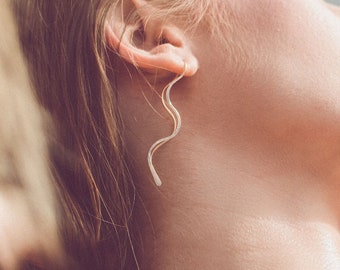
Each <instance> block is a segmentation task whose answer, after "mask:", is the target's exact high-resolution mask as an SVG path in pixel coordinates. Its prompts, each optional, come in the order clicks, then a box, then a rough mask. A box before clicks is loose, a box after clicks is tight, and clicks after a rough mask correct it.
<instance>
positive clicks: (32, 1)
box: [15, 0, 214, 270]
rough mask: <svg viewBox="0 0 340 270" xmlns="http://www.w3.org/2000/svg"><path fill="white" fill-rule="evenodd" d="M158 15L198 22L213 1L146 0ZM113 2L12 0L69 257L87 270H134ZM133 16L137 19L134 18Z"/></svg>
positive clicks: (132, 198)
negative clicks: (111, 36) (111, 37)
mask: <svg viewBox="0 0 340 270" xmlns="http://www.w3.org/2000/svg"><path fill="white" fill-rule="evenodd" d="M148 2H149V3H151V4H152V5H154V6H155V7H157V9H158V10H159V13H158V14H156V15H157V16H160V17H163V16H166V17H171V16H177V17H179V18H181V17H183V21H184V19H185V21H187V16H188V14H190V16H191V21H192V22H194V24H198V23H199V21H200V20H202V18H203V14H204V13H206V12H208V10H209V6H210V5H211V3H210V2H214V1H208V0H200V1H182V0H174V1H168V0H163V1H160V0H155V1H151V0H150V1H148ZM123 3H124V1H119V0H117V1H112V0H91V1H84V0H73V1H70V0H55V1H46V0H25V1H22V0H15V5H16V15H17V16H16V17H17V20H18V24H19V30H20V31H19V33H20V38H21V43H22V46H23V49H24V52H25V55H26V57H27V60H28V64H29V68H30V71H31V77H32V81H33V84H34V87H35V89H36V92H37V96H38V98H39V101H40V103H41V104H42V105H43V106H44V107H45V108H46V109H47V110H48V111H49V113H50V114H51V117H52V119H53V122H54V125H55V132H54V134H53V136H54V140H53V144H52V145H51V155H52V156H53V164H54V168H55V177H56V179H58V186H59V190H60V192H59V196H60V198H61V199H60V200H61V205H62V211H63V214H64V219H63V220H62V221H61V222H62V224H61V225H62V227H63V239H64V244H65V248H66V253H68V254H71V255H70V257H71V260H74V261H76V262H78V263H80V265H81V266H80V268H82V269H101V270H104V269H112V268H114V269H136V268H138V263H137V261H138V258H137V257H136V256H137V254H136V251H135V250H134V244H133V243H134V242H135V241H136V237H137V234H136V231H138V224H136V223H137V221H136V220H135V213H134V211H136V209H135V208H136V206H135V204H136V200H137V199H136V198H137V196H136V191H135V186H134V181H133V178H132V176H131V173H130V170H129V160H128V159H127V158H126V154H125V152H124V138H122V136H121V133H120V130H121V129H122V123H121V119H120V116H119V111H118V109H117V97H116V93H117V91H116V87H117V85H116V80H115V77H114V76H112V77H113V78H112V77H110V78H109V75H108V74H111V75H112V74H113V75H115V73H114V70H115V67H114V66H112V65H111V64H110V63H112V62H114V61H108V55H109V54H110V52H109V51H108V49H107V46H106V43H105V36H104V24H105V20H106V17H107V15H108V14H109V12H110V10H111V9H112V8H118V7H120V6H123ZM131 17H133V16H131Z"/></svg>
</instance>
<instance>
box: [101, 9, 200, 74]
mask: <svg viewBox="0 0 340 270" xmlns="http://www.w3.org/2000/svg"><path fill="white" fill-rule="evenodd" d="M145 10H146V9H144V13H145ZM141 21H142V22H143V20H141ZM137 31H139V30H138V28H137V27H136V26H135V25H127V24H126V23H122V22H120V21H114V19H113V18H109V19H108V20H107V22H106V25H105V34H106V42H107V44H108V45H109V46H110V47H111V48H112V49H114V50H115V51H116V52H117V53H118V54H119V55H120V56H121V57H122V58H123V59H124V60H125V61H127V62H129V63H131V64H133V65H134V66H136V67H137V68H139V69H142V70H145V71H148V72H152V73H156V72H159V70H164V71H168V72H169V73H175V74H182V73H183V72H184V67H185V66H186V70H185V74H184V76H193V75H194V74H195V73H196V72H197V70H198V61H197V59H196V57H195V56H194V55H193V53H192V51H191V48H190V46H188V44H187V40H186V38H185V36H184V34H183V33H182V31H181V30H180V29H179V28H177V27H176V26H173V25H164V24H160V23H159V21H152V18H151V17H150V16H148V20H147V22H145V23H144V25H143V34H144V35H145V37H142V38H140V44H139V43H136V42H134V40H135V38H134V37H135V35H136V32H137ZM139 34H140V31H139Z"/></svg>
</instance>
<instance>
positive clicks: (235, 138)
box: [121, 83, 340, 270]
mask: <svg viewBox="0 0 340 270" xmlns="http://www.w3.org/2000/svg"><path fill="white" fill-rule="evenodd" d="M178 87H181V88H182V89H181V90H179V91H176V90H175V91H174V92H173V103H174V104H175V105H176V106H177V107H178V109H179V110H180V112H181V115H182V118H183V128H182V130H181V132H180V134H179V135H178V137H176V138H175V139H174V140H173V141H171V142H170V143H168V144H167V145H165V146H163V147H162V148H160V149H159V151H158V152H157V153H156V154H155V157H154V160H155V167H156V169H157V171H158V173H159V175H160V177H161V180H162V181H163V185H162V187H160V189H157V188H156V187H155V185H154V183H153V181H152V177H151V175H150V172H149V168H148V166H147V162H146V157H147V151H148V149H149V146H150V145H151V144H152V143H153V142H154V141H156V140H157V139H159V138H161V137H164V136H166V135H168V134H169V132H171V121H170V120H169V121H167V120H166V119H162V118H160V117H157V116H156V117H155V114H154V111H153V110H152V109H151V108H150V106H149V105H148V104H147V102H145V98H144V97H143V95H142V94H141V93H140V92H138V93H137V94H136V92H133V93H132V92H131V93H130V94H129V93H128V92H124V95H123V96H122V98H123V100H122V102H121V104H125V105H126V104H131V102H130V103H129V100H130V99H131V97H132V96H134V97H135V98H136V95H140V101H141V104H144V105H141V106H140V107H138V106H137V107H136V105H135V103H134V106H131V107H129V106H127V107H125V108H123V117H124V122H125V123H126V125H127V127H128V128H127V130H128V132H127V134H126V138H127V139H128V145H129V149H128V150H129V152H130V154H131V155H132V156H133V158H134V160H135V164H134V166H135V168H136V179H138V183H137V188H138V190H139V192H140V195H141V198H142V201H143V205H144V206H145V208H146V209H147V211H145V212H147V215H145V216H144V217H141V218H140V221H139V222H138V223H139V225H140V228H143V231H142V232H141V235H143V238H144V241H143V242H144V243H145V248H144V251H143V254H142V255H141V257H143V262H142V266H143V263H144V262H145V269H155V270H157V269H176V268H178V269H214V268H216V269H220V268H226V269H240V270H243V269H252V268H256V267H259V268H268V267H270V268H273V266H275V268H276V269H281V268H282V269H338V268H339V267H340V259H339V257H338V255H337V254H339V251H340V239H339V236H338V220H339V216H338V215H339V206H338V205H337V202H336V198H338V197H339V194H338V193H339V192H338V191H337V189H336V188H335V186H336V181H335V179H336V178H337V177H336V175H337V171H338V169H337V167H336V166H334V165H333V163H330V162H329V160H336V159H337V158H336V154H334V153H333V152H332V151H329V152H327V151H322V150H325V149H333V148H332V147H331V146H332V144H333V143H334V144H335V143H336V138H335V136H333V135H332V134H334V132H333V131H332V130H329V132H325V129H323V132H322V133H318V134H316V133H315V132H314V133H312V134H313V136H314V137H313V136H309V137H306V136H305V135H304V133H303V132H312V130H310V131H303V127H304V126H302V128H301V131H300V130H296V132H295V133H293V134H294V135H289V134H288V133H289V132H290V131H291V129H290V128H288V129H281V125H283V124H286V123H285V122H284V119H283V120H282V121H281V122H280V119H279V120H278V121H276V122H274V121H270V119H269V120H268V119H264V118H263V119H261V117H263V116H261V115H259V114H258V115H256V116H255V117H257V120H259V122H257V123H261V125H262V126H260V127H258V126H256V125H254V126H251V125H250V123H249V122H250V121H251V120H253V119H251V117H252V116H251V115H250V114H245V115H242V114H241V115H240V114H237V115H235V114H233V113H227V112H225V111H224V112H223V119H222V120H220V119H221V118H217V119H216V116H215V117H213V118H211V119H208V118H205V117H206V115H207V114H206V112H209V111H210V112H215V111H216V108H217V107H215V109H214V110H213V109H212V107H211V108H210V107H209V106H210V105H209V101H207V100H206V99H204V101H205V102H207V103H205V105H204V106H203V105H202V104H199V100H202V99H200V98H196V97H195V95H196V94H197V93H194V94H193V95H192V96H190V97H188V96H185V97H184V98H183V95H185V93H187V94H188V95H190V90H188V91H187V92H185V89H186V87H187V86H186V85H185V83H184V84H181V83H180V84H179V86H178ZM132 89H135V88H132ZM124 90H125V89H124ZM180 91H182V92H181V93H179V92H180ZM235 91H236V90H235ZM144 94H146V95H147V99H148V100H149V102H151V103H153V102H154V103H153V105H154V107H155V109H156V110H157V111H160V112H162V109H161V107H157V106H159V104H160V102H159V99H158V98H157V97H156V96H155V95H154V94H150V96H148V95H149V93H148V92H145V93H144ZM125 95H126V98H127V99H126V100H124V98H125V97H124V96H125ZM142 100H143V101H144V102H142ZM188 100H190V102H188ZM224 103H226V100H225V101H224ZM215 105H216V103H215ZM231 106H232V105H230V106H229V105H225V107H226V108H229V109H230V107H231ZM200 108H204V109H203V110H201V109H200ZM251 109H252V108H250V110H251ZM252 111H253V113H254V112H255V111H254V110H252ZM219 113H222V112H219ZM272 115H273V116H272V117H275V116H276V115H275V113H274V112H273V114H272ZM210 116H211V114H210ZM248 116H249V117H250V118H248V119H247V117H248ZM228 117H229V119H226V118H228ZM233 117H235V118H233ZM242 117H244V119H241V118H242ZM151 119H154V120H151ZM249 119H251V120H249ZM197 120H198V121H197ZM261 120H263V121H262V122H261ZM264 120H268V122H266V121H264ZM297 121H299V119H297ZM254 123H255V122H254ZM323 123H324V122H323ZM295 124H296V125H295V127H297V126H299V125H300V123H298V122H297V123H295ZM245 125H247V129H248V131H247V129H246V128H245ZM266 125H268V126H266ZM270 125H271V126H270ZM325 126H326V123H325ZM270 127H271V128H270ZM291 128H292V127H291ZM136 134H138V135H136ZM287 134H288V135H287ZM299 136H301V137H299ZM322 136H323V137H322ZM321 137H322V138H321ZM303 138H308V140H306V139H303ZM320 142H322V143H320ZM334 149H335V148H334ZM146 216H147V218H146ZM143 222H144V223H143ZM287 258H289V259H287ZM316 258H317V259H316ZM329 261H332V262H334V263H333V264H332V265H330V266H329V267H328V268H325V265H326V264H328V263H329ZM150 262H153V263H152V265H150ZM142 269H143V267H142Z"/></svg>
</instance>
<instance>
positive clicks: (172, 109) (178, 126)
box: [148, 63, 187, 187]
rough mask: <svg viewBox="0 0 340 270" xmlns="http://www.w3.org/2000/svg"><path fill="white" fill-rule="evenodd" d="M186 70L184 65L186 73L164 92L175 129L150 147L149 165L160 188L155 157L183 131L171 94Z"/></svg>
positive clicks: (164, 103)
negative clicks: (161, 148)
mask: <svg viewBox="0 0 340 270" xmlns="http://www.w3.org/2000/svg"><path fill="white" fill-rule="evenodd" d="M186 69H187V64H186V63H185V64H184V71H183V73H182V74H181V75H179V76H177V77H176V78H175V79H174V80H173V81H171V82H170V83H169V84H168V85H167V86H166V87H164V89H163V91H162V103H163V106H164V108H165V109H166V110H167V112H168V113H169V114H170V115H171V117H172V119H173V123H174V128H173V131H172V134H171V135H169V136H167V137H164V138H162V139H159V140H158V141H156V142H155V143H154V144H153V145H152V146H151V147H150V149H149V152H148V164H149V168H150V171H151V174H152V176H153V179H154V181H155V184H156V186H158V187H160V186H161V185H162V181H161V179H160V177H159V175H158V173H157V172H156V169H155V166H154V164H153V155H154V153H155V152H156V151H157V149H158V148H160V147H161V146H162V145H164V144H166V143H167V142H169V141H170V140H172V139H173V138H175V137H176V136H177V134H178V133H179V131H180V129H181V126H182V119H181V115H180V114H179V112H178V110H177V109H176V108H175V106H174V105H172V102H171V98H170V93H171V89H172V87H173V86H174V85H175V84H176V83H177V82H178V81H179V80H181V79H182V78H183V77H184V74H185V72H186Z"/></svg>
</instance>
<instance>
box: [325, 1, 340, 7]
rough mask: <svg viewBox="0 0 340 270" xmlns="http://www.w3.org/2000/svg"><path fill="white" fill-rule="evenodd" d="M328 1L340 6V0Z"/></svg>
mask: <svg viewBox="0 0 340 270" xmlns="http://www.w3.org/2000/svg"><path fill="white" fill-rule="evenodd" d="M326 2H329V3H333V4H336V5H339V6H340V0H326Z"/></svg>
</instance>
